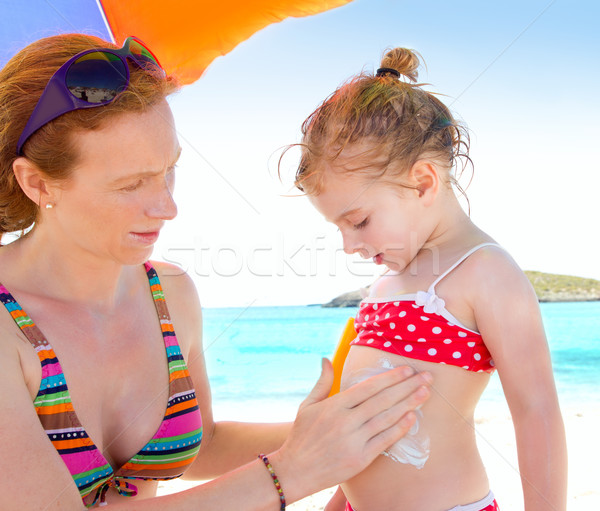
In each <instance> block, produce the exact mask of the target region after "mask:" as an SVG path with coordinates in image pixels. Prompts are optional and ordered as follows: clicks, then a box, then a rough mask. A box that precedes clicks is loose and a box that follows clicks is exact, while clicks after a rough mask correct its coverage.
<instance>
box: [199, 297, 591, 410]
mask: <svg viewBox="0 0 600 511" xmlns="http://www.w3.org/2000/svg"><path fill="white" fill-rule="evenodd" d="M541 310H542V316H543V319H544V325H545V328H546V334H547V337H548V344H549V346H550V351H551V355H552V362H553V367H554V374H555V378H556V385H557V388H558V393H559V399H560V401H561V405H562V406H571V405H573V406H577V405H578V404H585V405H594V404H595V405H597V406H600V302H577V303H544V304H541ZM355 313H356V309H354V308H344V309H328V308H322V307H319V306H294V307H252V308H246V309H244V308H219V309H216V308H215V309H210V308H209V309H205V310H204V348H205V356H206V363H207V370H208V375H209V379H210V383H211V388H212V394H213V405H214V408H215V417H216V418H217V419H239V418H244V419H248V418H249V417H250V418H254V417H255V418H256V419H257V420H284V419H285V420H287V419H291V418H293V416H294V412H295V410H296V408H297V406H298V404H299V403H300V402H301V401H302V399H303V398H304V397H305V396H306V395H307V394H308V392H309V391H310V389H311V388H312V386H313V385H314V383H315V381H316V380H317V378H318V376H319V373H320V365H321V364H320V360H321V358H322V357H328V358H331V356H332V354H333V352H334V350H335V347H336V345H337V341H338V338H339V336H340V334H341V332H342V329H343V327H344V325H345V323H346V320H347V318H348V317H350V316H354V314H355ZM519 363H520V364H522V366H523V371H526V370H527V363H526V361H519ZM503 403H504V396H503V394H502V387H501V385H500V381H499V378H498V376H497V374H495V375H494V376H493V378H492V380H491V381H490V384H489V386H488V388H487V389H486V391H485V393H484V396H483V399H482V402H481V406H482V407H493V408H496V407H497V406H504V404H503Z"/></svg>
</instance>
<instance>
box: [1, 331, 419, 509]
mask: <svg viewBox="0 0 600 511" xmlns="http://www.w3.org/2000/svg"><path fill="white" fill-rule="evenodd" d="M12 337H13V338H12V339H8V342H7V338H6V336H3V337H2V341H3V342H2V343H0V389H2V392H0V409H2V411H3V413H2V414H0V452H1V453H2V456H0V473H1V474H2V477H1V478H0V509H19V510H21V511H29V510H31V511H33V510H38V509H44V510H48V511H59V510H60V511H71V510H82V509H83V505H82V503H81V498H80V497H79V493H78V491H77V488H76V486H75V484H74V482H73V479H72V477H71V476H70V474H69V472H68V470H67V468H66V466H65V464H64V463H63V462H62V460H61V458H60V456H59V455H58V453H57V451H56V450H55V449H54V448H53V447H52V445H51V443H50V441H49V440H48V437H47V436H46V434H45V432H44V430H43V429H42V427H41V424H40V422H39V420H38V418H37V416H36V414H35V410H34V407H33V405H32V403H31V396H30V395H29V392H28V390H27V387H26V384H25V381H24V378H23V372H22V370H21V366H20V362H19V354H18V350H17V348H16V347H15V346H16V345H17V343H18V342H23V341H21V340H16V341H15V339H14V337H15V336H12ZM407 372H410V370H408V368H403V369H396V370H392V371H389V372H388V373H385V374H383V375H379V376H377V377H374V378H372V379H370V380H367V381H365V382H362V383H361V384H359V385H356V386H355V387H353V388H352V389H349V390H348V391H346V392H344V393H342V394H338V395H336V396H334V397H332V398H330V399H327V400H325V401H323V399H324V398H325V397H326V396H327V394H328V392H329V388H330V387H331V383H332V381H333V371H332V368H331V365H330V364H328V363H326V364H324V372H323V376H322V378H321V379H320V380H319V383H318V384H317V386H316V387H315V389H314V390H313V392H312V393H311V395H310V396H309V398H307V400H306V401H305V402H304V403H303V405H302V407H301V410H300V412H299V414H298V417H297V419H296V422H295V424H294V427H293V429H292V431H291V433H290V436H289V438H288V440H287V441H286V442H285V444H284V445H283V446H282V447H281V448H280V449H279V450H277V451H276V452H274V453H271V454H270V455H269V458H270V459H271V462H272V464H273V466H274V468H275V471H276V472H277V474H278V475H279V477H280V480H281V484H282V486H283V489H284V492H285V495H286V497H287V500H288V502H293V501H295V500H298V499H300V498H303V497H305V496H307V495H309V494H311V493H313V492H315V491H318V490H321V489H323V488H326V487H329V486H332V485H334V484H336V483H338V482H339V481H342V480H345V479H347V478H348V477H351V476H352V475H354V474H356V473H358V472H359V471H360V470H362V469H364V468H365V467H366V466H367V465H368V464H369V463H370V462H371V461H372V460H373V459H374V458H375V457H376V456H377V455H378V454H379V453H380V452H382V451H383V450H385V449H386V448H387V447H389V445H391V444H393V443H394V442H396V441H397V440H398V439H399V438H400V437H401V436H402V435H403V434H405V433H406V431H408V429H409V428H410V426H411V424H412V423H413V422H414V415H412V414H409V415H406V414H407V413H408V412H409V410H413V409H414V408H415V407H416V406H418V405H419V404H420V403H422V402H423V401H424V400H425V399H426V397H427V391H426V389H424V390H425V391H424V392H423V391H422V392H421V393H418V392H417V393H415V392H414V391H415V390H417V389H422V386H423V383H424V382H425V379H424V378H423V375H414V376H412V377H410V378H408V379H406V376H407ZM278 504H279V498H278V495H277V492H276V491H275V487H274V485H273V481H272V480H271V477H270V475H269V473H268V472H267V470H266V468H265V467H264V465H263V463H262V461H259V460H254V461H252V462H251V463H249V464H247V465H245V466H243V467H241V468H239V469H237V470H235V471H233V472H230V473H228V474H226V475H225V476H223V477H220V478H218V479H216V480H214V481H211V482H210V483H207V484H204V485H201V486H198V487H196V488H192V489H190V490H187V491H185V492H181V493H178V494H174V495H167V496H163V497H158V498H154V499H147V500H128V499H127V498H126V497H124V498H123V502H122V503H118V504H109V505H108V506H107V509H114V510H115V511H117V510H120V509H122V510H128V511H153V510H156V511H158V510H161V511H164V510H170V511H171V510H172V511H179V510H181V511H184V510H185V511H189V510H190V509H197V510H202V509H205V510H214V509H219V510H220V511H227V510H232V511H233V510H236V511H237V510H239V509H244V510H245V511H253V510H254V511H271V510H274V509H277V507H278Z"/></svg>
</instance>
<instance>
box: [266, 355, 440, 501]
mask: <svg viewBox="0 0 600 511" xmlns="http://www.w3.org/2000/svg"><path fill="white" fill-rule="evenodd" d="M430 380H431V377H430V375H428V374H427V373H420V374H415V372H414V370H413V369H411V368H410V367H399V368H396V369H392V370H390V371H388V372H386V373H384V374H380V375H377V376H374V377H372V378H369V379H367V380H365V381H363V382H361V383H359V384H357V385H354V386H353V387H351V388H349V389H347V390H346V391H344V392H342V393H340V394H336V395H334V396H332V397H330V398H328V399H326V397H327V395H328V394H329V390H330V389H331V384H332V382H333V368H332V366H331V363H330V362H329V361H328V360H326V359H324V361H323V370H322V373H321V377H320V378H319V381H318V382H317V384H316V385H315V387H314V389H313V390H312V392H311V393H310V394H309V396H308V397H307V398H306V399H305V400H304V402H303V403H302V404H301V405H300V409H299V411H298V415H297V417H296V421H295V422H294V426H293V427H292V431H291V432H290V435H289V437H288V439H287V440H286V442H285V443H284V445H283V446H282V447H281V449H279V450H278V451H276V452H275V453H273V454H271V455H270V456H269V458H270V459H271V462H272V464H273V467H274V468H275V471H276V472H277V475H278V476H279V479H280V481H281V484H282V486H283V490H284V492H285V493H286V496H287V497H288V499H289V500H290V501H294V500H296V499H297V498H302V497H304V496H305V495H309V494H311V493H314V492H315V491H318V490H322V489H323V488H328V487H331V486H334V485H335V484H337V483H339V482H341V481H345V480H346V479H349V478H350V477H352V476H354V475H356V474H358V473H359V472H361V471H362V470H364V469H365V468H366V467H367V466H368V465H369V464H370V463H371V462H372V461H373V460H374V459H375V458H376V457H377V456H378V455H379V454H381V453H382V452H383V451H384V450H385V449H387V448H388V447H390V446H391V445H392V444H394V443H395V442H397V441H398V440H399V439H400V438H402V437H403V436H404V435H405V434H406V433H407V432H408V430H409V429H410V427H411V426H412V425H413V423H414V421H415V415H414V413H412V410H414V409H415V408H416V407H417V406H419V405H420V404H422V403H423V402H424V401H425V400H426V399H427V398H428V396H429V390H428V388H427V384H428V383H429V382H430ZM286 481H287V482H288V486H287V489H286Z"/></svg>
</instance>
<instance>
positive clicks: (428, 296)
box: [352, 243, 498, 373]
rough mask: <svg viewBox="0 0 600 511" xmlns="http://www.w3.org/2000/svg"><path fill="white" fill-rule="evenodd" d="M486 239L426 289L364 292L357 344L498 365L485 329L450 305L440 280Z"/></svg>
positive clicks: (466, 365)
mask: <svg viewBox="0 0 600 511" xmlns="http://www.w3.org/2000/svg"><path fill="white" fill-rule="evenodd" d="M488 245H490V246H498V245H496V244H494V243H482V244H481V245H477V246H476V247H474V248H472V249H471V250H469V251H468V252H467V253H466V254H465V255H463V256H462V257H461V258H460V259H459V260H458V261H457V262H456V263H454V264H453V265H452V266H451V267H450V269H448V270H447V271H446V272H445V273H443V274H442V275H441V276H440V277H438V278H437V279H436V280H435V282H434V283H433V284H431V286H430V287H429V289H428V290H427V291H418V292H417V293H415V294H405V295H398V296H392V297H387V298H365V299H364V300H363V301H362V302H361V304H360V308H359V310H358V313H357V315H356V319H355V322H354V324H355V328H356V331H357V333H358V336H357V338H356V339H354V341H352V345H358V346H369V347H372V348H377V349H380V350H383V351H387V352H389V353H394V354H397V355H402V356H404V357H406V358H412V359H416V360H424V361H426V362H436V363H438V364H451V365H454V366H458V367H462V368H463V369H466V370H467V371H474V372H484V371H485V372H487V373H492V372H493V371H494V361H493V360H492V356H491V355H490V352H489V351H488V349H487V348H486V346H485V344H484V343H483V339H482V338H481V334H480V333H479V332H477V331H475V330H470V329H469V328H467V327H465V326H464V325H462V324H461V323H460V321H458V320H457V319H456V318H455V317H454V316H453V315H452V314H450V312H448V310H447V309H446V303H445V302H444V300H443V299H442V298H440V297H439V296H437V295H436V294H435V286H436V285H437V284H438V282H440V281H441V280H442V279H443V278H444V277H446V276H447V275H448V274H449V273H450V272H452V270H454V269H455V268H456V267H457V266H458V265H459V264H461V263H462V262H463V261H464V260H465V259H467V257H469V256H470V255H471V254H472V253H473V252H475V251H476V250H479V249H480V248H482V247H485V246H488Z"/></svg>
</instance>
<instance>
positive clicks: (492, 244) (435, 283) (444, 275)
mask: <svg viewBox="0 0 600 511" xmlns="http://www.w3.org/2000/svg"><path fill="white" fill-rule="evenodd" d="M498 246H500V245H498V244H497V243H490V242H487V243H481V244H480V245H477V246H475V247H473V248H472V249H471V250H469V251H468V252H467V253H466V254H464V255H463V256H462V257H461V258H460V259H459V260H458V261H456V262H455V263H454V264H453V265H452V266H450V268H448V269H447V270H446V271H445V272H444V273H442V274H441V275H440V276H439V277H438V278H437V279H435V282H434V283H433V284H431V286H429V290H428V292H429V293H431V294H435V286H437V285H438V283H439V282H440V281H441V280H442V279H443V278H445V277H447V276H448V274H450V273H451V272H452V271H453V270H454V269H455V268H456V267H457V266H458V265H460V264H461V263H462V262H464V261H465V259H467V258H468V257H469V256H470V255H471V254H472V253H473V252H477V251H478V250H479V249H480V248H483V247H498Z"/></svg>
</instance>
